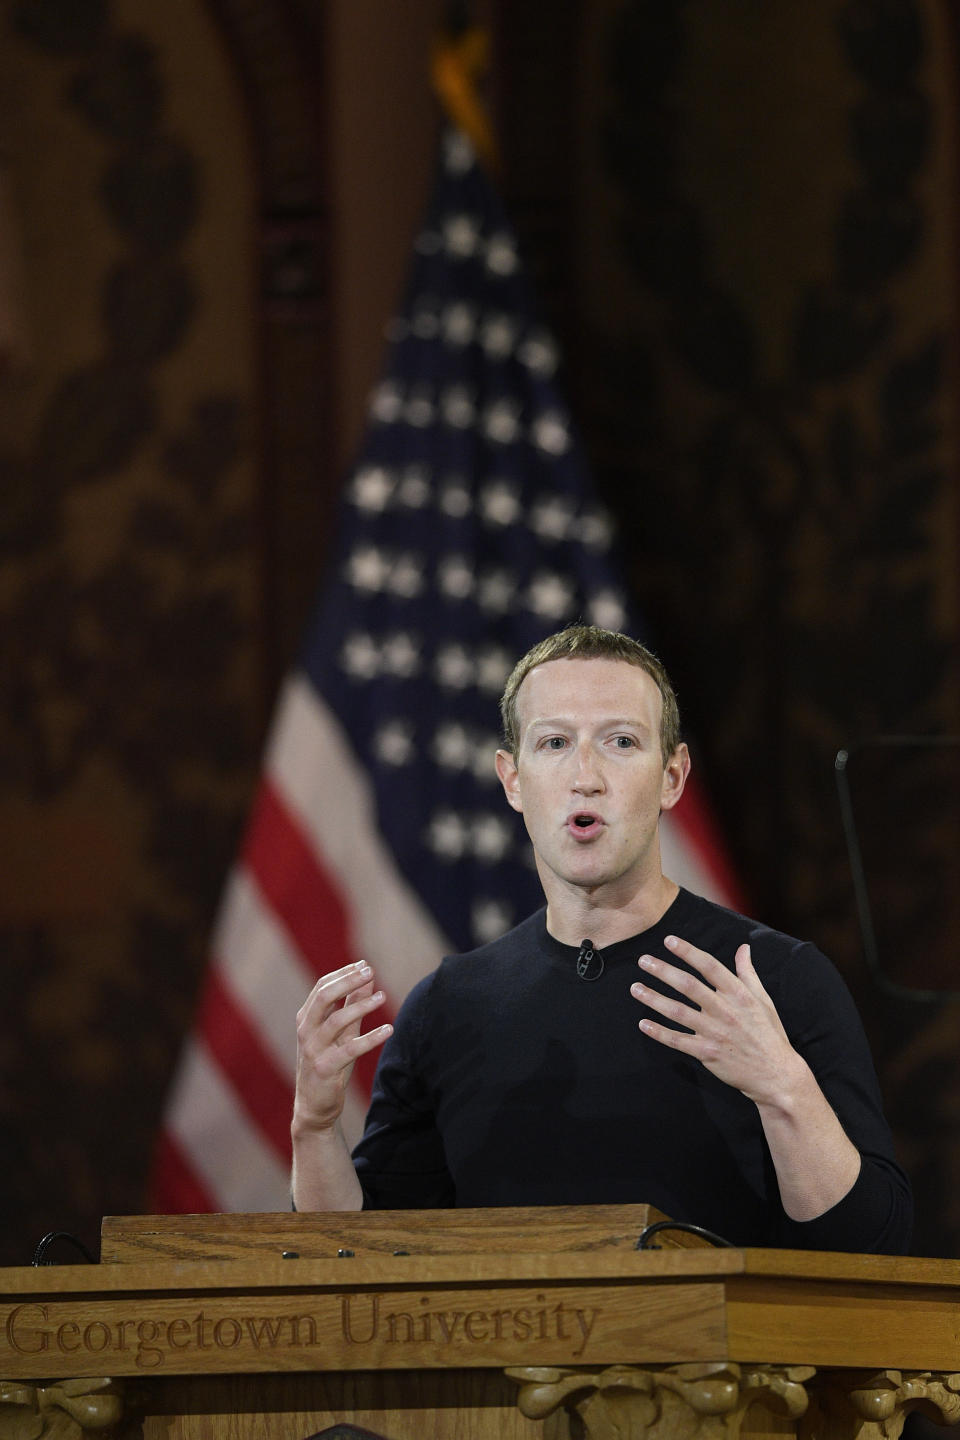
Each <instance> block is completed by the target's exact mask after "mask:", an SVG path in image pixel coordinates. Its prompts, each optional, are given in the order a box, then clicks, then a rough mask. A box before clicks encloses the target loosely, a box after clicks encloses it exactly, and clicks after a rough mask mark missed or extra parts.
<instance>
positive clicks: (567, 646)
mask: <svg viewBox="0 0 960 1440" xmlns="http://www.w3.org/2000/svg"><path fill="white" fill-rule="evenodd" d="M548 660H624V661H626V663H627V664H628V665H636V666H638V667H639V668H640V669H641V670H645V671H646V672H647V674H648V675H649V676H650V678H651V680H653V681H654V682H655V684H656V687H657V689H658V690H659V691H660V698H661V700H662V702H663V710H662V714H661V716H660V751H661V754H662V755H663V763H664V765H666V763H667V761H668V760H669V759H670V756H671V755H672V754H673V752H674V750H676V748H677V746H678V745H679V744H680V712H679V710H678V709H677V697H676V695H675V694H674V693H673V686H672V685H671V684H670V678H669V676H668V675H667V672H666V670H665V669H664V668H663V666H662V665H661V663H660V661H659V660H658V659H657V657H656V655H654V653H653V651H652V650H648V649H647V647H646V645H641V643H640V641H639V640H634V639H632V638H631V637H630V636H629V635H621V634H620V633H619V632H618V631H616V630H603V629H601V627H600V626H599V625H568V626H567V627H566V629H565V630H558V631H557V632H556V633H555V634H554V635H548V636H547V638H546V639H545V640H541V641H540V642H539V643H538V644H536V645H534V646H533V648H532V649H531V650H528V651H527V653H526V655H524V656H522V657H521V658H520V659H519V660H518V661H517V663H516V665H514V667H513V670H512V671H511V672H510V678H509V679H508V680H507V683H506V685H505V687H504V691H503V695H502V696H501V699H500V717H501V720H502V722H503V744H504V748H505V749H506V750H509V751H510V754H511V755H514V756H516V753H517V747H518V745H519V743H520V735H519V733H518V722H517V692H518V691H519V689H520V686H521V685H522V684H523V682H524V680H525V679H526V678H527V676H528V675H529V674H530V671H531V670H535V669H536V668H537V666H538V665H546V663H547V661H548Z"/></svg>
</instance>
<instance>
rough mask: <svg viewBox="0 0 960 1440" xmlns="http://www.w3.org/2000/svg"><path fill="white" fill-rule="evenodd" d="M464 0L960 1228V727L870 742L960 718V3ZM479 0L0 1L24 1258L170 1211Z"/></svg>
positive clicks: (1, 410)
mask: <svg viewBox="0 0 960 1440" xmlns="http://www.w3.org/2000/svg"><path fill="white" fill-rule="evenodd" d="M472 14H473V18H474V19H476V20H477V21H479V22H481V23H483V24H484V25H485V26H486V27H487V29H488V32H489V35H490V39H491V47H492V51H491V60H490V67H489V71H488V75H487V80H486V85H485V95H486V99H487V104H488V109H489V112H490V115H491V118H492V120H493V123H494V128H495V130H496V133H497V136H498V140H499V149H500V168H499V171H498V173H497V175H496V181H495V183H496V186H497V189H498V190H499V193H500V196H501V198H502V200H503V202H504V204H505V206H506V209H507V212H508V214H509V215H510V217H511V219H512V221H513V223H514V225H515V227H516V228H517V230H518V232H519V236H520V242H521V247H522V253H523V259H524V262H525V264H526V267H527V269H528V271H529V273H530V275H531V277H532V279H533V283H534V286H535V289H536V294H537V298H538V304H539V310H540V313H541V315H542V316H543V318H544V319H545V320H546V321H547V322H548V323H549V324H550V326H551V327H552V328H553V331H554V333H555V334H556V336H557V337H558V339H559V342H560V346H561V351H562V354H563V356H564V365H563V369H562V372H561V376H560V380H561V384H562V387H563V390H564V393H565V395H566V397H567V399H568V401H569V403H570V407H571V410H572V412H573V414H574V415H575V417H576V420H577V423H578V425H579V427H580V430H581V434H582V437H583V439H584V442H585V447H586V451H587V455H588V457H589V461H590V464H591V467H592V469H593V473H594V477H595V481H596V486H597V489H598V490H599V492H600V494H601V496H602V498H603V500H604V501H605V503H606V505H607V507H608V508H609V510H610V512H611V513H612V515H613V517H614V519H615V521H616V522H617V526H618V530H619V535H620V542H621V546H622V549H623V554H624V559H625V563H626V567H627V578H628V580H629V584H630V588H631V590H632V592H633V595H634V596H635V599H636V602H637V604H638V606H639V608H640V610H641V613H642V614H643V615H644V616H645V617H646V619H647V621H648V623H649V627H650V631H651V636H652V638H653V640H654V643H655V644H656V646H657V648H658V649H659V650H660V652H661V653H662V655H663V658H664V659H665V661H666V663H667V665H668V667H669V669H670V671H671V673H672V675H673V678H674V680H675V683H676V686H677V690H678V693H679V697H680V703H681V711H682V713H683V714H684V717H685V720H686V722H687V724H688V725H689V727H690V730H691V733H692V734H693V735H694V736H695V737H696V746H697V753H696V760H697V763H698V766H699V769H700V773H701V774H702V777H703V779H704V783H705V785H706V788H707V790H708V791H709V793H710V796H711V799H712V803H713V808H714V810H715V812H716V816H717V818H718V822H719V825H720V828H721V830H722V833H723V836H724V839H725V843H726V847H727V850H728V853H729V856H730V859H731V861H732V863H733V865H734V867H735V869H736V872H737V874H738V876H739V878H740V884H741V887H742V890H743V892H744V894H745V896H746V899H747V903H748V906H749V909H750V910H751V911H752V912H753V913H755V914H757V915H758V916H760V917H761V918H762V919H764V920H765V921H767V922H768V923H770V924H772V925H775V926H777V927H779V928H781V929H785V930H787V931H789V932H791V933H794V934H800V935H803V936H805V937H808V938H810V939H812V940H814V941H815V942H816V943H817V944H818V945H819V946H820V947H821V948H822V949H823V950H825V951H826V953H827V954H829V955H830V956H831V957H832V958H833V959H834V960H835V962H836V963H837V964H838V966H839V967H840V969H841V970H842V972H843V974H844V976H845V977H846V979H847V982H848V984H849V985H850V987H851V989H852V990H853V993H854V995H855V998H856V999H857V1002H858V1004H859V1006H860V1008H861V1011H862V1013H863V1015H864V1019H865V1023H866V1025H867V1029H868V1033H869V1036H870V1040H871V1043H872V1045H873V1049H874V1053H875V1056H876V1059H877V1063H878V1068H879V1070H880V1073H881V1079H882V1084H883V1088H884V1093H885V1096H886V1102H887V1108H888V1114H889V1116H890V1119H891V1122H892V1124H893V1127H894V1130H895V1134H896V1140H897V1145H898V1149H899V1154H900V1157H901V1160H902V1161H903V1163H904V1165H905V1166H906V1168H907V1169H908V1171H909V1173H910V1175H911V1178H912V1180H913V1182H914V1186H915V1189H916V1192H917V1199H918V1232H917V1239H916V1249H917V1251H918V1253H925V1254H943V1255H953V1256H956V1255H960V1010H958V1008H957V999H956V998H955V996H954V994H953V993H952V992H960V978H958V975H957V970H958V963H960V954H958V951H957V944H956V938H955V937H956V936H957V934H958V933H960V913H958V910H960V898H958V896H960V885H958V878H960V805H958V803H957V797H958V780H957V769H956V751H955V750H951V749H950V747H942V748H941V747H937V746H929V745H921V746H917V747H913V748H910V747H907V748H901V749H898V750H897V752H896V754H895V755H894V756H893V757H892V758H891V755H890V753H889V751H887V750H884V751H882V755H883V763H878V762H877V758H876V757H877V754H879V753H880V752H878V751H876V750H875V749H871V744H872V742H873V741H874V740H875V738H876V737H878V736H883V735H889V734H894V735H909V736H919V737H925V738H926V739H930V738H938V737H950V736H955V735H957V734H958V733H960V672H958V643H957V642H958V631H960V589H958V558H960V504H958V484H957V462H958V454H957V451H958V419H960V390H958V383H957V382H958V375H957V354H956V351H957V345H956V341H957V334H958V324H960V313H958V304H957V300H958V278H960V235H958V228H957V198H958V186H960V163H958V160H960V147H958V112H960V68H958V50H957V34H956V33H955V31H956V27H957V19H956V12H955V10H954V8H953V7H952V6H951V5H949V4H948V3H947V0H802V3H801V0H781V3H779V4H777V5H768V4H765V3H762V0H669V3H664V0H660V3H644V0H569V3H564V4H561V5H558V4H557V3H556V0H552V3H548V0H522V3H517V0H513V3H507V0H485V3H483V4H477V5H476V6H474V8H473V11H472ZM448 19H449V12H448V9H447V7H445V6H444V5H442V4H441V3H440V0H404V3H403V4H402V5H401V4H396V3H391V0H165V3H164V4H163V5H162V6H161V5H155V4H152V3H149V0H6V3H4V4H3V7H2V9H0V627H2V628H0V694H2V705H0V855H2V860H0V946H2V971H0V976H2V980H0V983H2V995H3V1006H2V1025H0V1261H2V1262H3V1263H7V1264H15V1263H18V1264H19V1263H28V1262H29V1260H30V1258H31V1257H32V1254H33V1250H34V1248H35V1246H36V1243H37V1241H38V1240H39V1239H40V1237H41V1236H42V1235H43V1234H45V1233H46V1232H47V1231H49V1230H51V1229H65V1230H68V1231H70V1232H72V1233H73V1234H75V1235H77V1236H78V1237H79V1238H81V1239H82V1240H83V1241H84V1242H85V1243H86V1244H87V1245H88V1246H89V1247H90V1248H93V1249H95V1247H96V1244H97V1233H98V1227H99V1221H100V1217H101V1216H102V1215H103V1214H105V1213H109V1214H116V1213H123V1212H127V1211H138V1210H141V1209H143V1208H144V1206H145V1205H146V1203H147V1176H148V1172H149V1168H150V1156H151V1152H152V1149H153V1146H154V1143H155V1138H156V1134H157V1130H158V1125H159V1123H160V1116H161V1113H162V1110H163V1106H164V1099H165V1096H166V1094H167V1090H168V1087H169V1084H170V1081H171V1077H172V1075H173V1072H174V1067H175V1065H176V1061H177V1056H178V1053H179V1051H180V1046H181V1044H182V1041H183V1038H184V1036H185V1034H186V1033H187V1032H188V1030H189V1027H190V1024H191V1019H192V1017H193V1014H194V1010H195V1006H196V1003H197V998H198V994H199V992H200V987H201V984H202V980H203V975H204V970H205V966H206V959H207V946H208V942H209V934H210V928H211V925H212V922H213V918H214V915H215V912H216V908H217V905H218V901H219V899H220V896H221V892H222V890H223V886H224V881H225V878H226V876H227V873H228V871H229V869H230V866H231V862H232V860H233V858H234V855H235V854H236V851H237V847H238V845H239V843H240V839H241V835H242V831H243V827H244V822H245V820H246V817H247V813H248V810H249V806H250V802H251V797H252V795H253V792H254V788H255V785H256V781H257V776H258V771H259V765H260V756H261V750H262V746H263V741H264V736H265V733H266V728H267V725H268V723H269V719H270V715H271V712H272V709H273V705H274V701H275V699H276V695H277V691H278V686H279V684H280V682H281V680H282V678H283V676H284V674H285V672H286V671H287V669H288V667H289V665H290V664H291V662H292V659H293V657H294V655H295V653H296V651H297V649H298V646H299V644H300V641H301V637H302V634H303V630H304V627H305V624H306V622H307V619H308V616H309V613H310V610H311V606H312V603H313V598H314V596H315V594H316V592H317V588H318V586H320V585H321V584H322V582H323V580H324V577H325V564H326V561H327V558H328V556H329V550H330V545H331V542H332V532H333V528H334V517H335V513H336V507H337V502H338V497H339V494H340V491H341V487H342V484H343V481H344V476H345V474H346V472H347V469H348V466H349V464H350V461H351V459H352V457H353V455H354V454H355V452H356V449H357V446H358V444H359V443H360V438H361V434H362V431H363V425H364V415H365V406H366V398H367V394H368V391H369V389H370V387H371V385H372V384H373V383H374V381H375V380H376V378H377V375H378V372H379V368H380V365H381V360H382V353H383V343H384V330H385V325H386V322H387V320H388V318H389V316H390V315H391V313H392V311H393V309H394V307H395V305H396V303H397V300H398V296H399V294H400V292H401V290H402V287H403V283H404V278H405V274H406V270H407V265H408V261H409V257H410V245H411V240H412V237H413V235H414V233H415V231H416V228H417V225H418V223H419V220H420V217H421V215H422V212H423V208H424V206H425V203H426V199H427V193H428V186H429V180H430V175H431V172H432V169H433V165H434V159H435V154H436V144H437V134H438V107H437V102H436V100H435V98H434V96H433V93H432V90H431V86H430V82H429V56H430V47H431V41H432V39H433V37H434V35H435V33H436V30H437V27H438V26H440V25H441V24H442V23H443V22H444V21H445V20H448ZM841 747H849V748H850V753H851V760H850V766H849V779H850V783H851V788H852V790H853V792H854V804H855V807H856V813H857V823H858V828H859V830H860V833H861V835H862V836H864V837H866V841H865V844H866V849H865V857H864V858H865V864H866V866H867V868H868V870H869V872H870V874H869V880H870V883H871V884H872V885H873V887H874V891H873V893H874V903H875V905H877V906H878V913H877V915H876V916H875V923H876V931H877V943H878V951H879V954H880V957H881V962H882V964H883V965H884V966H886V967H888V970H889V974H890V975H892V976H893V977H894V980H893V984H892V985H891V984H888V985H885V984H884V983H882V977H880V978H878V975H877V974H876V971H875V967H874V966H872V965H870V964H868V963H867V960H866V959H865V957H864V950H863V945H862V937H861V927H860V923H859V921H858V915H857V909H856V905H855V901H854V888H853V883H852V875H851V868H850V864H849V860H848V852H847V844H846V840H845V835H844V826H843V820H842V815H841V807H840V804H839V799H838V793H837V786H836V779H835V773H834V757H835V755H836V753H837V751H838V749H840V748H841ZM858 747H864V748H858ZM913 988H918V989H921V990H929V991H933V992H944V993H942V994H941V993H934V994H933V995H932V996H929V997H928V998H926V999H915V998H913V997H912V996H911V995H910V994H909V993H908V992H909V991H910V990H911V989H913Z"/></svg>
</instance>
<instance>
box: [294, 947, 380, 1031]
mask: <svg viewBox="0 0 960 1440" xmlns="http://www.w3.org/2000/svg"><path fill="white" fill-rule="evenodd" d="M372 979H373V971H372V970H371V968H370V966H369V965H368V964H367V962H366V960H357V961H356V962H355V964H353V965H344V966H343V968H342V969H341V970H331V971H330V973H329V975H321V976H320V979H319V980H318V981H317V982H316V984H315V985H314V987H313V989H312V990H311V991H310V994H309V995H308V996H307V998H306V1000H305V1001H304V1002H303V1005H302V1006H301V1007H300V1012H299V1014H298V1016H297V1019H298V1020H299V1019H301V1018H306V1016H307V1015H308V1014H310V1012H311V1011H313V1010H315V1009H316V1008H317V1007H318V1006H320V1007H322V1008H324V1009H326V1008H327V1007H330V1006H333V1005H336V1004H337V1003H338V1002H339V1001H341V1000H343V999H344V998H345V997H347V996H349V995H350V994H352V993H353V991H355V990H357V989H359V988H360V987H361V986H363V985H365V984H367V982H368V981H370V980H372Z"/></svg>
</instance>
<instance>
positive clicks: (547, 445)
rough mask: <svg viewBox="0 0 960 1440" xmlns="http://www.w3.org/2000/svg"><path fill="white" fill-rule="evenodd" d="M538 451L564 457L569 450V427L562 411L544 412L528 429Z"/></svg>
mask: <svg viewBox="0 0 960 1440" xmlns="http://www.w3.org/2000/svg"><path fill="white" fill-rule="evenodd" d="M530 434H531V438H532V439H533V443H534V445H536V447H537V449H538V450H542V451H543V452H544V453H545V454H547V455H565V454H566V453H567V451H568V450H569V449H570V444H571V441H570V426H569V424H568V422H567V417H566V415H564V413H563V411H562V410H545V411H544V412H543V414H542V415H538V416H537V418H536V420H534V422H533V425H532V426H531V427H530Z"/></svg>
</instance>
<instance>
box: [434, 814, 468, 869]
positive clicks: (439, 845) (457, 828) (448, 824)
mask: <svg viewBox="0 0 960 1440" xmlns="http://www.w3.org/2000/svg"><path fill="white" fill-rule="evenodd" d="M427 835H428V838H429V843H430V847H431V849H432V850H433V852H434V854H435V855H438V856H439V857H440V859H441V860H459V859H460V856H461V855H462V854H463V852H464V850H465V848H466V844H467V828H466V826H465V825H464V823H463V821H462V820H461V819H460V816H459V815H458V814H457V813H456V811H455V810H438V811H437V813H436V814H435V815H434V816H433V818H432V819H431V821H430V825H429V827H428V830H427Z"/></svg>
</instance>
